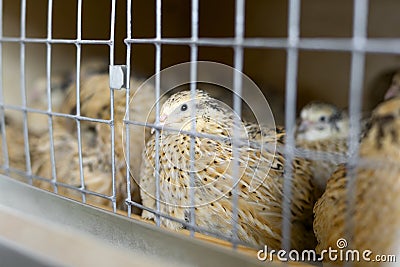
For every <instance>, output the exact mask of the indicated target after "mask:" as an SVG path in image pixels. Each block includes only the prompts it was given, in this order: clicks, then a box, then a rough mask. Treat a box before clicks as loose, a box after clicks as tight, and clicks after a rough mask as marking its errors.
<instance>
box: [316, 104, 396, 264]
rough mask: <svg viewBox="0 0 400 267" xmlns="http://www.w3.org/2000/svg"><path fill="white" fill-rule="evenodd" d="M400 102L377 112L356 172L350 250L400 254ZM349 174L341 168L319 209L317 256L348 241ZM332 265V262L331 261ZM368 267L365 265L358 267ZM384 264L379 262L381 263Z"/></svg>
mask: <svg viewBox="0 0 400 267" xmlns="http://www.w3.org/2000/svg"><path fill="white" fill-rule="evenodd" d="M399 133H400V98H395V99H392V100H389V101H386V102H384V103H382V104H380V105H379V106H378V107H377V108H376V109H375V110H374V112H373V115H372V117H371V120H370V122H369V126H368V129H367V132H366V135H365V137H364V138H363V140H362V141H361V144H360V158H361V161H360V164H359V165H358V166H357V168H356V169H355V173H356V176H355V181H354V184H355V189H354V193H353V195H354V199H355V206H354V209H352V210H353V212H354V213H353V214H351V218H352V220H353V230H354V231H353V234H354V236H353V242H352V243H351V244H349V248H351V249H358V250H359V251H363V250H366V249H368V250H371V251H372V252H373V254H372V256H371V258H373V257H374V256H375V255H377V254H381V255H382V254H397V255H398V248H399V240H400V239H399V237H400V235H399V233H400V197H399V196H400V194H399V193H400V180H399V174H400V169H399V166H400V153H399V151H400V141H399V139H398V136H399ZM347 174H348V171H347V170H346V166H345V165H341V166H340V167H339V168H338V169H337V170H336V171H335V173H334V174H333V175H332V177H331V178H330V179H329V180H328V185H327V188H326V191H325V193H324V194H323V195H322V197H321V198H320V199H319V200H318V202H317V203H316V205H315V208H314V213H315V221H314V231H315V234H316V236H317V239H318V246H317V252H321V250H323V249H327V248H328V247H332V248H334V249H336V241H337V240H338V239H339V238H345V237H346V236H345V233H346V227H347V226H346V224H345V220H346V218H347V217H346V212H347V211H348V206H347V204H346V203H347V202H346V201H347V194H346V193H347V190H346V184H347V183H348V176H347ZM326 260H327V259H326ZM355 264H356V265H359V266H364V265H365V262H360V263H355ZM375 265H378V263H375Z"/></svg>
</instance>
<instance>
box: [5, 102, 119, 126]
mask: <svg viewBox="0 0 400 267" xmlns="http://www.w3.org/2000/svg"><path fill="white" fill-rule="evenodd" d="M0 106H2V107H4V108H5V109H11V110H17V111H23V112H24V111H27V112H31V113H38V114H43V115H48V116H54V117H63V118H69V119H74V120H80V121H91V122H99V123H106V124H109V125H111V123H112V120H103V119H96V118H90V117H85V116H76V115H71V114H66V113H59V112H49V111H46V110H41V109H35V108H29V107H22V106H15V105H0ZM28 120H29V119H28Z"/></svg>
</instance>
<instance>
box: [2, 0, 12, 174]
mask: <svg viewBox="0 0 400 267" xmlns="http://www.w3.org/2000/svg"><path fill="white" fill-rule="evenodd" d="M0 25H1V26H0V38H3V0H0ZM0 76H1V77H2V76H3V42H2V41H0ZM3 105H4V95H3V79H1V80H0V116H1V117H0V120H1V125H0V127H1V136H2V138H1V142H2V153H3V162H2V164H3V166H4V168H5V169H6V170H8V168H9V167H10V166H9V164H10V163H9V160H8V148H7V137H6V121H5V114H4V113H5V109H4V106H3Z"/></svg>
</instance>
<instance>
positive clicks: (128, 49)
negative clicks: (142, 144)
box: [124, 0, 136, 217]
mask: <svg viewBox="0 0 400 267" xmlns="http://www.w3.org/2000/svg"><path fill="white" fill-rule="evenodd" d="M126 6H127V7H126V10H127V14H126V30H127V38H131V37H132V17H131V14H132V0H127V3H126ZM131 50H132V47H131V44H127V46H126V82H125V84H126V95H125V119H124V124H125V136H126V137H125V142H126V143H125V151H126V155H125V156H126V162H127V170H126V192H127V199H126V203H127V206H128V217H131V214H132V206H131V205H130V204H129V203H130V202H131V201H132V196H131V176H130V158H131V152H130V151H131V150H130V131H129V124H128V123H126V121H125V120H127V121H129V118H130V116H129V100H130V88H131V86H130V80H131V79H130V75H131V52H132V51H131ZM134 178H136V177H134Z"/></svg>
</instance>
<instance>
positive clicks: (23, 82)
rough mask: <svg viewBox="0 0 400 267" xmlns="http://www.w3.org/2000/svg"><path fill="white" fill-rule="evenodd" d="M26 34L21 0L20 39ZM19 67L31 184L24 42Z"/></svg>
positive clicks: (26, 158) (27, 164)
mask: <svg viewBox="0 0 400 267" xmlns="http://www.w3.org/2000/svg"><path fill="white" fill-rule="evenodd" d="M25 36H26V0H21V39H23V38H25ZM20 67H21V77H20V86H21V88H20V89H21V98H22V107H23V109H24V110H23V132H24V150H25V164H26V173H27V175H28V176H29V184H32V169H31V157H30V152H29V139H28V138H29V134H28V114H27V111H26V88H25V43H24V42H21V43H20Z"/></svg>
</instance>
